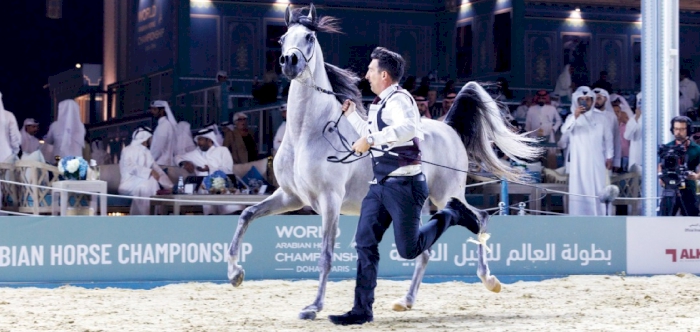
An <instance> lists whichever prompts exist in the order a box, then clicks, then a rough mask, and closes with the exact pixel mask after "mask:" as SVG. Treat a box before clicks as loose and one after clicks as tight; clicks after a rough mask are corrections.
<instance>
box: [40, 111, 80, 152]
mask: <svg viewBox="0 0 700 332" xmlns="http://www.w3.org/2000/svg"><path fill="white" fill-rule="evenodd" d="M44 141H45V143H46V144H53V155H54V156H59V157H61V158H65V157H69V156H73V157H81V158H82V157H83V148H84V147H85V125H84V124H83V122H82V121H81V120H80V106H78V103H76V102H75V100H72V99H66V100H64V101H62V102H60V103H58V119H57V120H56V121H54V123H52V124H51V126H49V132H48V133H47V134H46V137H45V139H44ZM47 162H49V163H51V164H55V163H56V160H55V158H51V159H50V160H47Z"/></svg>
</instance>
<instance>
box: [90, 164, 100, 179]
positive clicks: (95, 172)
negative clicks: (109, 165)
mask: <svg viewBox="0 0 700 332" xmlns="http://www.w3.org/2000/svg"><path fill="white" fill-rule="evenodd" d="M88 173H89V174H90V176H89V177H88V180H92V181H95V180H99V179H100V169H99V167H98V166H97V161H95V159H90V169H89V172H88Z"/></svg>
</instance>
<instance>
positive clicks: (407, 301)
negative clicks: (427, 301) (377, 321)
mask: <svg viewBox="0 0 700 332" xmlns="http://www.w3.org/2000/svg"><path fill="white" fill-rule="evenodd" d="M429 259H430V252H429V251H428V250H426V251H424V252H423V253H421V254H420V256H418V257H416V269H415V270H413V277H412V278H411V286H410V287H409V288H408V292H407V293H406V295H405V296H404V297H403V298H400V299H398V300H396V301H394V303H393V304H392V306H391V309H392V310H394V311H408V310H411V309H412V308H413V303H415V301H416V297H417V296H418V288H420V284H421V282H422V281H423V276H424V275H425V269H426V268H427V267H428V261H429Z"/></svg>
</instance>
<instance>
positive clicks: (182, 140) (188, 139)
mask: <svg viewBox="0 0 700 332" xmlns="http://www.w3.org/2000/svg"><path fill="white" fill-rule="evenodd" d="M194 149H196V146H195V144H194V139H193V138H192V129H191V125H190V123H189V122H187V121H180V122H178V123H177V146H176V147H175V155H176V156H178V155H182V154H185V153H187V152H190V151H192V150H194Z"/></svg>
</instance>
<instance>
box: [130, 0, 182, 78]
mask: <svg viewBox="0 0 700 332" xmlns="http://www.w3.org/2000/svg"><path fill="white" fill-rule="evenodd" d="M133 1H135V4H136V6H134V8H136V13H135V15H136V17H135V19H134V21H133V22H134V24H135V26H134V41H133V43H132V45H133V48H132V52H131V57H130V59H131V60H130V61H129V65H130V66H131V73H132V74H133V75H135V76H138V75H144V74H148V73H152V72H155V71H158V70H161V69H164V68H165V67H168V66H170V65H172V64H173V48H172V45H173V36H172V34H173V27H174V22H173V19H172V18H173V4H172V3H171V1H170V0H133Z"/></svg>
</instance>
